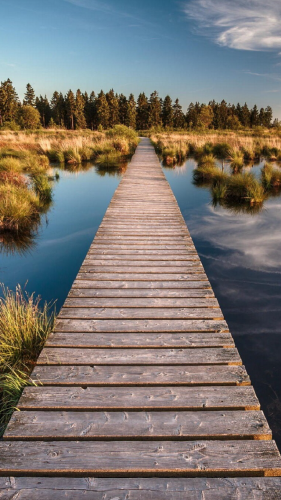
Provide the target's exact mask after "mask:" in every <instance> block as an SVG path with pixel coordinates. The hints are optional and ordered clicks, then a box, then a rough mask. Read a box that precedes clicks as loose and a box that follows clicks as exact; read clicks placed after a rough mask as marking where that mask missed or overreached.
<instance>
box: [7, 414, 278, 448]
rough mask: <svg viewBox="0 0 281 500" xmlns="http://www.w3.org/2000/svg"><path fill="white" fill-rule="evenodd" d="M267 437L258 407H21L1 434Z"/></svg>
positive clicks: (18, 436)
mask: <svg viewBox="0 0 281 500" xmlns="http://www.w3.org/2000/svg"><path fill="white" fill-rule="evenodd" d="M54 420H55V425H54ZM271 438H272V433H271V430H270V428H269V426H268V423H267V421H266V419H265V417H264V414H263V413H262V412H261V411H225V412H222V411H212V412H204V411H196V412H192V411H189V412H186V411H181V412H177V411H176V412H175V411H169V412H167V411H161V412H159V411H146V412H73V411H63V412H61V411H60V412H56V413H55V414H54V412H52V411H42V412H39V411H37V412H36V411H21V412H15V413H14V415H13V416H12V418H11V421H10V423H9V425H8V428H7V430H6V433H5V440H7V439H8V440H13V439H21V440H31V441H32V440H38V439H41V440H49V441H50V440H51V441H53V440H60V439H61V440H64V439H68V440H79V441H81V440H94V439H97V440H111V439H118V440H127V439H148V440H161V439H165V440H167V439H169V440H174V441H175V440H198V439H208V440H209V439H227V440H230V439H257V440H267V439H271Z"/></svg>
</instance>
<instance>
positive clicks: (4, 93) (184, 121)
mask: <svg viewBox="0 0 281 500" xmlns="http://www.w3.org/2000/svg"><path fill="white" fill-rule="evenodd" d="M272 120H273V117H272V109H271V107H270V106H267V107H266V108H261V109H258V108H257V106H256V105H255V106H254V107H253V108H252V109H249V108H248V106H247V104H246V103H245V104H244V105H243V106H241V105H240V104H237V105H233V104H227V103H226V101H224V100H223V101H221V102H220V103H217V102H215V101H211V102H209V104H200V103H199V102H196V103H195V104H193V103H191V104H190V105H189V107H188V109H187V112H186V113H185V112H184V111H183V109H182V106H181V105H180V103H179V100H178V99H176V100H175V101H174V102H173V101H172V99H171V98H170V96H166V97H165V98H164V99H161V98H160V97H159V95H158V92H156V91H154V92H152V94H151V95H150V97H147V96H146V95H145V93H143V92H142V93H141V94H140V95H139V96H138V98H137V100H135V97H134V96H133V94H130V95H129V97H128V98H127V97H126V96H124V95H123V94H116V93H115V92H114V91H113V90H110V91H109V92H107V93H105V92H103V91H102V90H101V91H100V93H99V94H97V95H96V94H95V92H91V93H90V94H88V93H87V92H84V93H82V92H81V91H80V90H79V89H78V90H77V91H76V93H74V92H72V90H69V91H68V92H67V94H66V95H65V96H64V95H63V94H62V93H61V92H58V91H55V92H54V93H53V96H52V98H51V100H50V101H49V100H48V98H47V97H46V96H45V97H43V96H42V95H40V96H39V97H36V95H35V92H34V90H33V88H32V86H31V85H30V84H27V86H26V93H25V96H24V100H23V102H22V103H21V102H20V100H19V98H18V95H17V92H16V90H15V88H14V86H13V83H12V82H11V80H9V79H8V80H6V81H4V82H1V85H0V127H2V128H3V127H4V128H10V129H14V130H16V129H17V128H23V129H34V128H39V127H40V126H43V127H49V128H53V127H64V128H67V129H70V130H75V129H86V128H88V129H91V130H103V129H108V128H112V127H114V125H117V124H123V125H126V126H128V127H132V128H133V129H137V130H146V129H150V128H157V127H159V128H160V127H164V128H166V129H194V128H210V129H232V130H238V129H239V128H242V127H245V128H249V127H250V128H253V127H259V126H260V127H266V128H269V127H271V126H277V125H278V120H275V121H274V122H272Z"/></svg>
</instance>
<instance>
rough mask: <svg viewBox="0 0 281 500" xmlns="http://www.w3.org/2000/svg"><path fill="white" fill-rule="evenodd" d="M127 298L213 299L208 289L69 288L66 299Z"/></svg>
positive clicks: (212, 293) (212, 294)
mask: <svg viewBox="0 0 281 500" xmlns="http://www.w3.org/2000/svg"><path fill="white" fill-rule="evenodd" d="M83 297H84V298H110V297H111V298H129V299H140V300H142V299H148V298H150V300H151V303H153V299H155V298H161V299H171V298H175V300H178V299H185V300H190V299H192V298H198V299H201V298H208V300H209V299H212V298H214V292H213V291H212V290H211V289H210V288H203V289H200V288H187V289H180V288H178V289H168V288H164V289H162V290H161V289H157V288H152V289H146V288H137V289H134V288H129V289H126V288H121V289H118V288H115V289H114V288H113V289H110V288H73V287H72V288H71V290H70V292H69V294H68V298H83Z"/></svg>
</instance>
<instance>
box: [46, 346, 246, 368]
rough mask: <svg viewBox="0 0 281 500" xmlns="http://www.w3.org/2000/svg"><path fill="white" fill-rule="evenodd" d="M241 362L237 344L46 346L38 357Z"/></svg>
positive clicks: (66, 361)
mask: <svg viewBox="0 0 281 500" xmlns="http://www.w3.org/2000/svg"><path fill="white" fill-rule="evenodd" d="M41 364H55V365H58V364H61V365H72V364H75V365H88V364H96V365H99V364H100V365H139V364H143V365H150V364H154V365H162V364H168V365H182V364H186V365H213V364H214V365H216V364H228V365H241V364H242V362H241V358H240V356H239V354H238V351H237V349H236V348H229V349H224V348H220V347H217V348H216V347H214V348H212V347H210V348H206V349H201V348H193V349H183V348H181V349H170V348H165V349H161V348H158V349H131V348H127V349H122V348H120V349H114V348H112V349H102V348H101V349H92V348H87V349H86V348H82V349H80V348H69V347H61V348H60V347H45V348H44V349H43V351H42V352H41V354H40V356H39V358H38V365H41Z"/></svg>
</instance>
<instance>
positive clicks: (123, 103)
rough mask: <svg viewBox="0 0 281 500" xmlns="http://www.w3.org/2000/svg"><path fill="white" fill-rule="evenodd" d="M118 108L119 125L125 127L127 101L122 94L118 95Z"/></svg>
mask: <svg viewBox="0 0 281 500" xmlns="http://www.w3.org/2000/svg"><path fill="white" fill-rule="evenodd" d="M118 107H119V123H121V124H122V125H125V123H126V117H127V111H128V101H127V97H125V96H124V95H123V94H120V95H119V96H118Z"/></svg>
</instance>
